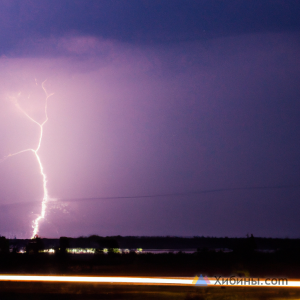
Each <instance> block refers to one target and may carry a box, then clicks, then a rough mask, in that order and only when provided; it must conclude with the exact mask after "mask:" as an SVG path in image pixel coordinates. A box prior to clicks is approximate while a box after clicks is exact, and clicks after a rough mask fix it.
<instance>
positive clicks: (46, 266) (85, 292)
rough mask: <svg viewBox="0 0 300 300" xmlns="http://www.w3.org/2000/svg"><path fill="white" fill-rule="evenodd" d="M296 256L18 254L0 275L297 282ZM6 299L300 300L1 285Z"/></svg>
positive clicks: (141, 288) (210, 290)
mask: <svg viewBox="0 0 300 300" xmlns="http://www.w3.org/2000/svg"><path fill="white" fill-rule="evenodd" d="M299 260H300V259H299V252H298V250H293V251H288V252H276V253H256V252H237V253H234V252H231V253H223V252H210V251H206V250H203V251H198V252H196V253H193V254H184V253H179V254H171V253H170V254H135V253H130V254H116V253H109V254H95V255H88V254H83V255H80V254H78V255H76V254H73V255H72V254H66V253H57V254H53V255H50V254H45V253H37V254H20V253H7V254H2V255H0V274H23V275H25V274H26V275H33V274H40V275H73V276H74V275H80V276H82V275H92V276H137V277H139V276H146V277H151V276H155V277H164V276H165V277H167V276H170V277H194V276H195V275H200V274H203V275H207V276H209V277H213V276H217V275H219V276H231V275H235V276H237V275H239V274H241V275H239V276H243V277H244V276H245V277H284V278H288V279H291V278H300V267H299V266H300V261H299ZM2 299H3V300H6V299H43V300H47V299H51V300H52V299H54V300H59V299H72V300H77V299H78V300H79V299H80V300H81V299H182V300H192V299H194V300H200V299H207V300H210V299H225V300H229V299H251V300H266V299H280V300H281V299H282V300H283V299H300V288H299V289H297V288H286V287H283V288H278V287H273V288H267V287H260V288H255V287H254V288H253V287H220V286H216V287H199V286H181V287H176V286H150V285H125V284H123V285H122V284H119V285H118V284H94V283H84V284H83V283H45V282H7V281H2V282H1V281H0V300H2Z"/></svg>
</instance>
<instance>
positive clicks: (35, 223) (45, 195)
mask: <svg viewBox="0 0 300 300" xmlns="http://www.w3.org/2000/svg"><path fill="white" fill-rule="evenodd" d="M45 82H46V80H45V81H43V83H42V89H43V91H44V93H45V95H46V99H45V119H44V121H43V122H42V123H39V122H38V121H36V120H35V119H33V118H32V117H31V116H30V115H29V114H28V113H27V112H26V111H25V110H23V109H22V108H21V106H20V105H19V103H18V100H17V98H11V100H12V101H13V103H14V104H15V106H16V107H17V108H18V109H19V110H20V111H21V112H22V113H23V114H24V115H25V116H26V117H27V118H28V119H29V120H30V121H32V122H33V123H35V124H37V125H38V126H39V128H40V135H39V140H38V144H37V147H36V148H35V149H33V148H30V149H25V150H21V151H18V152H16V153H12V154H9V155H7V156H6V157H4V158H3V159H2V160H1V161H0V162H2V161H4V160H5V159H7V158H9V157H12V156H15V155H18V154H21V153H24V152H28V151H32V152H33V154H34V155H35V157H36V160H37V162H38V165H39V169H40V173H41V175H42V179H43V200H42V209H41V213H40V214H39V216H38V217H37V218H36V219H35V220H34V221H33V225H32V228H33V233H32V238H34V237H35V236H36V235H37V234H38V232H39V222H40V221H41V220H42V219H44V218H45V215H46V210H47V202H48V201H49V195H48V190H47V177H46V174H45V172H44V167H43V164H42V162H41V159H40V156H39V155H38V151H39V150H40V147H41V143H42V138H43V127H44V125H45V124H46V123H47V121H48V112H47V109H48V99H49V98H50V97H51V96H52V95H53V93H52V94H48V92H47V90H46V88H45V86H44V84H45ZM18 96H20V93H19V94H18Z"/></svg>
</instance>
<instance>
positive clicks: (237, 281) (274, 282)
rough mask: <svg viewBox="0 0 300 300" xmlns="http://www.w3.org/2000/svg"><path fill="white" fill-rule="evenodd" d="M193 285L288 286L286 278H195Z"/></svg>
mask: <svg viewBox="0 0 300 300" xmlns="http://www.w3.org/2000/svg"><path fill="white" fill-rule="evenodd" d="M193 284H194V285H196V286H215V285H221V286H289V282H288V279H287V278H275V277H274V278H248V277H247V278H246V277H245V278H240V277H235V276H231V277H222V276H213V277H211V278H208V277H207V276H204V277H203V276H202V274H201V275H200V276H199V277H198V276H195V278H194V280H193Z"/></svg>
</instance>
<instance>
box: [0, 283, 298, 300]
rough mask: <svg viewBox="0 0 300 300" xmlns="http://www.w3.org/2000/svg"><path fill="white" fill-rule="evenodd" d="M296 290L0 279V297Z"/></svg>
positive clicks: (260, 295) (290, 292)
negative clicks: (7, 280) (11, 280)
mask: <svg viewBox="0 0 300 300" xmlns="http://www.w3.org/2000/svg"><path fill="white" fill-rule="evenodd" d="M299 298H300V289H278V288H249V287H248V288H244V287H236V288H233V287H226V288H221V287H210V288H205V287H195V286H192V287H172V286H147V285H144V286H135V285H103V284H87V283H85V284H78V283H39V282H0V299H1V300H2V299H3V300H7V299H11V300H14V299H16V300H18V299H33V300H35V299H41V300H42V299H43V300H47V299H51V300H53V299H55V300H60V299H72V300H82V299H88V300H89V299H133V300H134V299H166V300H167V299H178V300H181V299H182V300H204V299H207V300H215V299H216V300H217V299H225V300H230V299H234V300H237V299H249V300H267V299H276V300H283V299H299Z"/></svg>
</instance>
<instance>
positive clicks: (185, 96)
mask: <svg viewBox="0 0 300 300" xmlns="http://www.w3.org/2000/svg"><path fill="white" fill-rule="evenodd" d="M50 3H52V5H51V4H50ZM85 3H86V2H85V1H67V0H65V1H52V2H51V1H46V0H45V1H22V2H19V1H0V20H1V21H0V23H1V24H0V25H1V29H0V37H1V38H2V41H4V42H3V43H2V45H1V47H0V157H4V156H6V155H8V154H9V153H14V152H17V151H20V150H23V149H26V148H31V147H36V145H37V142H38V134H39V132H38V127H37V126H36V125H35V124H33V123H31V122H30V121H29V120H28V119H26V118H25V117H24V115H22V114H21V113H20V111H18V110H17V108H16V107H15V106H14V104H13V103H12V101H10V100H9V97H15V96H16V95H17V94H18V93H21V96H20V98H19V99H20V100H19V103H20V105H21V106H22V108H23V109H24V110H25V111H26V112H27V113H28V114H30V115H31V116H34V117H35V118H36V119H38V120H42V119H43V116H44V111H43V100H44V94H43V90H42V88H41V84H42V82H43V81H44V80H45V79H47V81H46V83H45V87H46V89H47V91H48V92H51V93H54V95H53V96H52V97H51V98H49V103H48V115H49V121H48V123H47V124H46V125H45V127H44V136H43V140H42V146H41V150H40V152H39V154H40V156H41V159H42V162H43V165H44V169H45V173H46V174H47V178H48V183H47V184H48V190H49V195H50V197H51V198H53V200H55V201H51V203H49V205H48V210H47V215H46V219H45V220H44V221H43V222H41V225H40V232H39V233H40V235H41V236H43V237H59V236H63V235H64V236H79V235H84V236H86V235H91V234H98V235H104V236H106V235H174V236H194V235H199V236H202V235H204V236H245V235H246V234H247V233H253V234H254V236H266V237H300V234H299V228H300V218H299V213H300V203H299V197H300V188H299V180H300V158H299V149H300V139H299V137H300V101H299V100H300V85H299V82H300V57H299V53H300V39H299V31H300V21H299V19H300V18H296V17H297V16H298V17H299V11H300V9H299V5H298V6H297V4H296V2H295V1H290V2H289V1H278V3H277V4H276V5H274V6H272V7H273V8H272V9H273V11H270V10H269V8H270V5H271V3H270V2H269V1H265V2H263V4H262V5H261V6H259V5H258V2H255V1H253V2H251V3H254V4H253V7H252V6H251V7H248V6H249V2H248V1H239V3H240V6H236V5H235V4H237V3H236V1H233V0H230V1H228V3H229V4H228V6H227V7H222V5H223V6H224V4H222V1H221V2H220V1H215V0H213V1H211V4H208V3H207V2H206V1H195V2H194V1H190V2H189V4H186V2H184V1H177V0H176V1H174V4H173V6H172V5H171V4H167V3H168V2H165V3H164V4H162V3H163V2H159V1H144V2H142V1H140V2H136V1H107V2H105V1H104V2H101V1H100V4H99V2H97V1H90V2H88V3H89V4H88V5H86V4H85ZM170 3H171V2H170ZM286 3H288V5H286ZM268 5H269V6H268ZM233 7H234V9H233ZM297 9H298V10H297ZM266 11H269V15H268V14H266ZM142 16H144V17H142ZM274 16H275V17H274ZM193 20H194V21H193ZM35 80H36V82H37V84H38V85H36V83H35ZM29 95H30V98H29V99H28V96H29ZM276 186H298V187H295V188H281V189H252V190H251V189H248V190H247V189H246V190H231V191H230V190H229V191H222V192H213V193H205V194H194V195H188V194H187V195H177V196H169V197H153V198H151V197H150V198H133V199H99V200H88V199H87V198H97V197H100V198H101V197H124V196H140V195H145V196H147V195H159V194H176V193H191V192H197V191H201V190H214V189H223V188H224V189H230V188H232V189H235V188H243V187H276ZM42 196H43V192H42V178H41V176H40V174H39V169H38V165H37V162H36V160H35V158H34V156H33V154H32V153H24V154H20V155H18V156H14V157H11V158H9V159H7V160H5V161H4V162H2V163H1V164H0V235H5V236H7V237H14V236H17V237H19V238H25V237H26V238H28V237H30V236H31V234H32V228H31V226H32V221H33V220H34V219H35V218H36V216H37V214H39V213H40V209H41V205H40V204H41V199H42ZM67 199H69V200H67ZM78 199H81V200H78Z"/></svg>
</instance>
